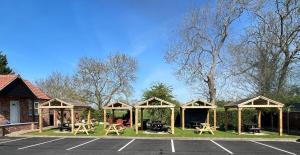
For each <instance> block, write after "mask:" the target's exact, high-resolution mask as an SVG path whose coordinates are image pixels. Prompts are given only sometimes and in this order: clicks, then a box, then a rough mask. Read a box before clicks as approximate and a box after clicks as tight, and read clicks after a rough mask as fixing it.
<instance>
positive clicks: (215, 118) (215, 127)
mask: <svg viewBox="0 0 300 155" xmlns="http://www.w3.org/2000/svg"><path fill="white" fill-rule="evenodd" d="M216 129H217V109H214V130H216Z"/></svg>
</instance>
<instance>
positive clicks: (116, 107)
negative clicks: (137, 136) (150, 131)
mask: <svg viewBox="0 0 300 155" xmlns="http://www.w3.org/2000/svg"><path fill="white" fill-rule="evenodd" d="M107 110H112V117H113V120H114V115H115V114H114V112H115V110H129V113H130V118H129V121H130V128H132V106H131V105H129V104H126V103H124V102H120V101H117V102H113V103H111V104H108V105H106V106H104V107H103V120H104V123H103V125H104V129H105V128H106V111H107Z"/></svg>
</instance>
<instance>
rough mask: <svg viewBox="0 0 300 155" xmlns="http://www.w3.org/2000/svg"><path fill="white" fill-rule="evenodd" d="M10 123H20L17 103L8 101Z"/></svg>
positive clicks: (18, 104)
mask: <svg viewBox="0 0 300 155" xmlns="http://www.w3.org/2000/svg"><path fill="white" fill-rule="evenodd" d="M10 123H20V103H19V101H10Z"/></svg>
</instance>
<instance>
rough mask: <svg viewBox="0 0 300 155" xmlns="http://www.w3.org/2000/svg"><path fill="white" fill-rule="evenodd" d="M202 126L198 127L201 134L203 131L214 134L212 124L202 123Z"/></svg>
mask: <svg viewBox="0 0 300 155" xmlns="http://www.w3.org/2000/svg"><path fill="white" fill-rule="evenodd" d="M200 124H201V128H199V127H196V131H197V132H200V133H199V134H200V135H201V134H202V132H210V133H211V134H212V135H214V132H213V131H212V129H211V127H210V125H209V124H208V123H200Z"/></svg>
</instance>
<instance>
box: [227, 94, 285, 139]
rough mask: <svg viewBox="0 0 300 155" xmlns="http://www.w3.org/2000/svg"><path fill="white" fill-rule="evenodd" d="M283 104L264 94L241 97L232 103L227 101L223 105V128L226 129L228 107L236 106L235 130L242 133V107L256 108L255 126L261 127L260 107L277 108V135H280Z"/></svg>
mask: <svg viewBox="0 0 300 155" xmlns="http://www.w3.org/2000/svg"><path fill="white" fill-rule="evenodd" d="M283 106H284V104H282V103H280V102H278V101H274V100H271V99H269V98H267V97H264V96H257V97H252V98H246V99H242V100H239V101H237V102H234V103H229V104H227V105H225V106H224V108H225V115H226V116H225V130H227V126H228V114H227V111H228V109H229V108H237V113H238V115H237V116H238V117H237V119H238V120H237V127H238V128H237V131H238V134H241V133H242V127H241V124H242V109H244V108H256V110H257V120H258V121H257V126H258V128H261V111H262V108H277V109H278V113H279V115H278V116H279V118H278V119H279V122H278V123H279V125H278V132H279V135H280V136H282V109H283Z"/></svg>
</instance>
